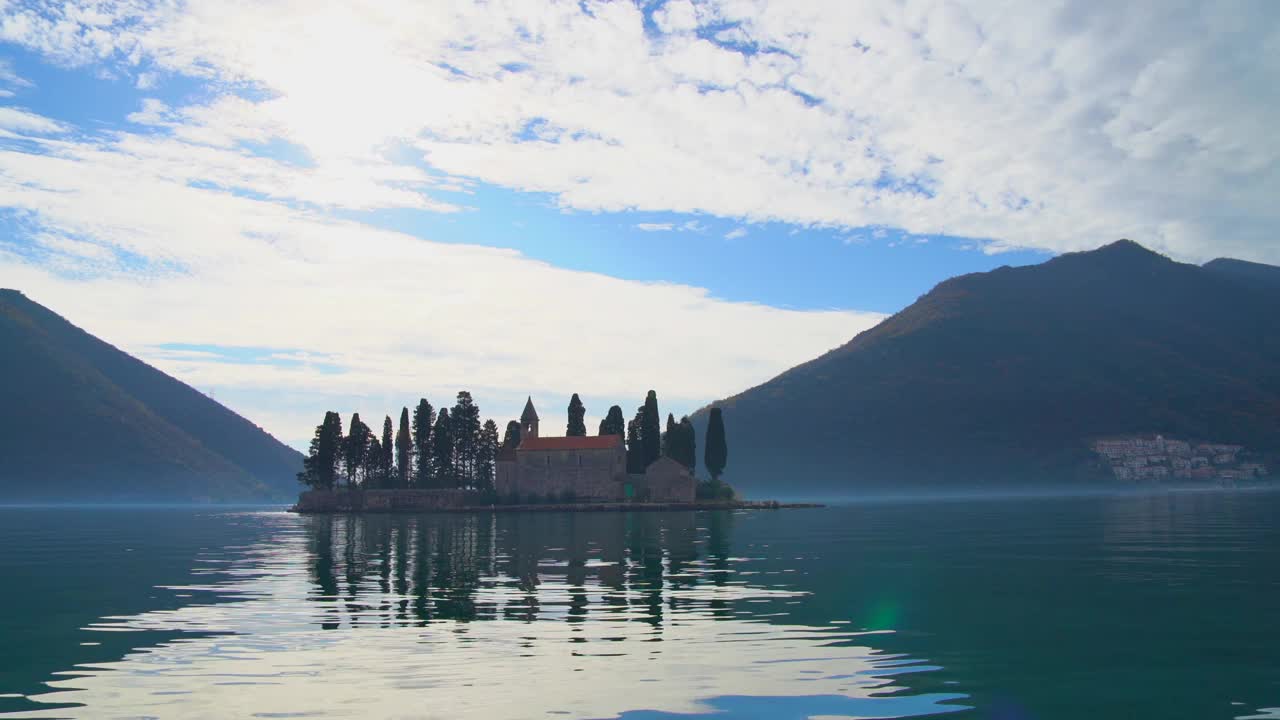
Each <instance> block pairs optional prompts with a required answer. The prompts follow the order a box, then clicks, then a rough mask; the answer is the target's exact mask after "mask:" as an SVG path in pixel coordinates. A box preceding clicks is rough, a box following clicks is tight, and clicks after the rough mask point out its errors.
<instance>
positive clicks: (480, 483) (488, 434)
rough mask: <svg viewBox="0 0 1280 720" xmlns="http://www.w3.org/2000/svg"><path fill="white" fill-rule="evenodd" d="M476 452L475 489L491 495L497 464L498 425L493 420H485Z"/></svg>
mask: <svg viewBox="0 0 1280 720" xmlns="http://www.w3.org/2000/svg"><path fill="white" fill-rule="evenodd" d="M476 450H477V452H476V457H477V462H476V489H477V490H479V491H481V492H483V493H492V492H493V479H494V477H495V475H496V473H497V462H498V424H497V423H495V422H494V421H493V420H485V421H484V425H483V426H482V427H481V428H480V438H479V441H478V442H477V443H476Z"/></svg>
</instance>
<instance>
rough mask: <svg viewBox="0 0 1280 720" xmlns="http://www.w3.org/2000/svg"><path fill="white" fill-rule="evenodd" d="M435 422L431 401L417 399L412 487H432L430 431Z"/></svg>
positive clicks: (432, 446)
mask: <svg viewBox="0 0 1280 720" xmlns="http://www.w3.org/2000/svg"><path fill="white" fill-rule="evenodd" d="M435 424H436V411H435V408H433V407H431V403H429V402H427V399H426V398H422V399H420V400H418V406H417V407H415V408H414V409H413V447H414V449H415V450H416V452H417V456H416V458H415V460H416V461H417V466H416V467H415V468H414V470H415V472H414V476H413V485H414V487H420V488H428V487H434V486H435V483H434V481H433V478H434V476H435V462H434V457H435V445H434V444H433V442H432V438H431V435H432V432H433V430H434V427H435Z"/></svg>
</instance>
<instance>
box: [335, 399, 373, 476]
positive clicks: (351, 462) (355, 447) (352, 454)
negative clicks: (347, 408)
mask: <svg viewBox="0 0 1280 720" xmlns="http://www.w3.org/2000/svg"><path fill="white" fill-rule="evenodd" d="M368 450H369V426H368V425H365V424H364V423H363V422H361V420H360V413H351V425H350V426H349V427H348V428H347V439H346V442H345V443H344V444H343V449H342V452H343V460H344V461H345V462H346V468H347V487H348V488H350V487H354V486H355V484H356V483H357V482H358V481H359V479H360V470H361V468H363V467H364V460H365V454H366V453H367V452H368Z"/></svg>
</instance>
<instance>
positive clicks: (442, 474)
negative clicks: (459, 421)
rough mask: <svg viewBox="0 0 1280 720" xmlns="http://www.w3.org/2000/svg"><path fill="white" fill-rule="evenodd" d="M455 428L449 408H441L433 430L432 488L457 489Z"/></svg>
mask: <svg viewBox="0 0 1280 720" xmlns="http://www.w3.org/2000/svg"><path fill="white" fill-rule="evenodd" d="M453 448H454V445H453V428H452V423H451V422H450V421H449V410H448V408H440V414H439V415H437V416H436V426H435V428H433V429H432V430H431V468H432V470H431V473H432V485H431V486H432V487H457V476H456V475H455V474H454V461H453Z"/></svg>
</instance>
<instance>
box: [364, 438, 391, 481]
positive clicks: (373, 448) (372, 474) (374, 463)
mask: <svg viewBox="0 0 1280 720" xmlns="http://www.w3.org/2000/svg"><path fill="white" fill-rule="evenodd" d="M385 483H386V478H385V477H384V476H383V474H382V443H380V442H378V436H377V435H375V434H373V432H370V433H369V444H368V445H365V448H364V487H365V489H367V490H379V489H381V488H384V487H386V485H385Z"/></svg>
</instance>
